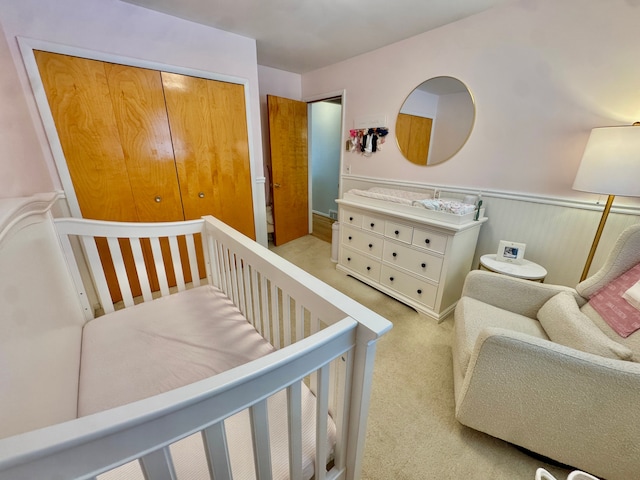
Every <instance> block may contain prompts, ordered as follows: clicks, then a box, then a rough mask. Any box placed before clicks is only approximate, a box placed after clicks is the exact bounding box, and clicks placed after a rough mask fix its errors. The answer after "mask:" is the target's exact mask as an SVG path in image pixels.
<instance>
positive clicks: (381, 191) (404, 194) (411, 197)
mask: <svg viewBox="0 0 640 480" xmlns="http://www.w3.org/2000/svg"><path fill="white" fill-rule="evenodd" d="M348 193H351V194H353V195H359V196H361V197H369V198H376V199H378V200H385V201H387V202H393V203H401V204H403V205H413V202H415V201H420V200H428V199H430V198H431V195H428V194H425V193H418V192H408V191H406V190H396V189H393V188H382V187H373V188H369V189H367V190H359V189H357V188H354V189H351V190H349V192H348Z"/></svg>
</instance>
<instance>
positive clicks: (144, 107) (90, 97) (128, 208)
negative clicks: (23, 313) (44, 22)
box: [34, 51, 184, 301]
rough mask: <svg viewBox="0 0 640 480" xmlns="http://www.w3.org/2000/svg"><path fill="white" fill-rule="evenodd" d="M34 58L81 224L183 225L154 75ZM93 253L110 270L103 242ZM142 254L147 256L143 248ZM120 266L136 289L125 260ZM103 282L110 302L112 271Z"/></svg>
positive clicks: (56, 57)
mask: <svg viewBox="0 0 640 480" xmlns="http://www.w3.org/2000/svg"><path fill="white" fill-rule="evenodd" d="M34 53H35V56H36V61H37V63H38V68H39V70H40V75H41V78H42V82H43V85H44V89H45V93H46V95H47V99H48V102H49V106H50V108H51V113H52V115H53V118H54V122H55V124H56V129H57V132H58V137H59V139H60V143H61V145H62V150H63V152H64V155H65V159H66V162H67V166H68V169H69V174H70V176H71V180H72V182H73V186H74V190H75V193H76V196H77V199H78V203H79V205H80V211H81V213H82V216H83V217H85V218H94V219H99V220H114V221H133V222H136V221H142V222H144V221H171V220H182V219H183V218H184V216H183V213H182V204H181V201H180V191H179V188H178V182H177V176H176V171H175V163H174V159H173V152H172V148H171V136H170V133H169V126H168V122H167V118H166V109H165V105H164V95H163V90H162V82H161V78H160V72H156V71H152V70H145V69H140V68H134V67H126V66H122V65H114V64H109V63H104V62H99V61H95V60H88V59H84V58H78V57H71V56H67V55H60V54H54V53H48V52H40V51H37V52H34ZM157 199H159V200H160V201H159V202H158V201H156V200H157ZM98 246H99V251H100V254H101V258H102V259H103V263H105V265H110V264H111V259H110V256H109V254H108V250H107V248H106V245H105V242H99V244H98ZM123 248H125V251H127V250H129V249H128V248H127V247H126V246H123ZM164 249H167V251H168V247H167V246H165V247H164ZM144 250H145V255H149V254H150V249H149V248H148V246H147V247H146V248H144ZM125 266H126V268H127V273H128V275H129V278H130V279H131V282H132V285H134V286H137V284H138V282H137V278H136V277H135V270H134V268H133V260H132V257H131V256H130V255H125ZM169 271H171V270H169ZM150 273H151V278H152V280H153V279H155V274H154V272H150ZM107 276H108V282H109V287H110V290H111V294H112V298H113V299H114V301H117V300H118V299H120V298H121V296H120V292H119V289H118V287H117V282H116V281H115V272H114V270H113V267H107ZM152 283H154V282H153V281H152ZM152 286H153V285H152ZM138 293H139V291H137V292H136V291H134V295H135V294H138Z"/></svg>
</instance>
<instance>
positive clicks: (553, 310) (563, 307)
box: [538, 292, 633, 360]
mask: <svg viewBox="0 0 640 480" xmlns="http://www.w3.org/2000/svg"><path fill="white" fill-rule="evenodd" d="M538 320H539V321H540V324H541V325H542V327H543V328H544V330H545V332H546V333H547V335H548V336H549V339H550V340H551V341H553V342H556V343H560V344H562V345H565V346H567V347H571V348H575V349H576V350H581V351H583V352H587V353H593V354H596V355H600V356H603V357H608V358H615V359H621V360H631V357H632V356H633V353H632V351H631V350H630V349H629V348H627V347H625V346H623V345H620V344H619V343H617V342H614V341H613V340H611V339H610V338H609V337H607V336H606V335H605V334H604V333H603V332H602V331H601V330H600V329H599V328H598V327H597V326H596V325H595V324H594V323H593V322H592V321H591V319H590V318H589V317H587V316H586V315H585V314H584V313H582V312H581V311H580V308H579V307H578V304H577V303H576V300H575V298H574V297H573V295H571V294H569V293H566V292H562V293H559V294H557V295H555V296H554V297H553V298H551V299H550V300H548V301H547V302H546V303H545V304H544V305H543V306H542V308H541V309H540V310H539V311H538Z"/></svg>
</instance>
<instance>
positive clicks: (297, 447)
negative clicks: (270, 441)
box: [287, 382, 302, 480]
mask: <svg viewBox="0 0 640 480" xmlns="http://www.w3.org/2000/svg"><path fill="white" fill-rule="evenodd" d="M287 405H288V414H287V418H288V420H289V477H290V478H291V480H302V382H295V383H293V384H291V385H290V386H289V388H287Z"/></svg>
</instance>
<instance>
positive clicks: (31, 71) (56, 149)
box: [17, 36, 266, 241]
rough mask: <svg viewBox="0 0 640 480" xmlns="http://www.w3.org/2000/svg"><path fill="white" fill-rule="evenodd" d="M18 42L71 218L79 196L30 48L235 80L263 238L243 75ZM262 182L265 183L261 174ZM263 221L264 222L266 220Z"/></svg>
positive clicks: (255, 209) (259, 235)
mask: <svg viewBox="0 0 640 480" xmlns="http://www.w3.org/2000/svg"><path fill="white" fill-rule="evenodd" d="M17 39H18V45H19V47H20V53H21V55H22V59H23V61H24V64H25V68H26V71H27V75H28V77H29V83H30V84H31V88H32V90H33V94H34V97H35V100H36V105H37V107H38V112H39V113H40V117H41V119H42V123H43V126H44V129H45V132H46V135H47V139H48V141H49V145H50V147H51V152H52V154H53V158H54V161H55V163H56V168H57V170H58V175H60V181H61V182H62V186H63V189H64V191H65V194H66V197H67V201H68V202H69V208H70V211H71V215H72V216H74V217H82V215H81V213H80V205H79V204H78V198H77V196H76V192H75V189H74V188H73V182H72V181H71V176H70V174H69V169H68V167H67V161H66V158H65V156H64V153H63V151H62V145H61V144H60V139H59V137H58V131H57V130H56V127H55V122H54V120H53V116H52V114H51V109H50V107H49V102H48V100H47V96H46V93H45V91H44V86H43V84H42V79H41V78H40V71H39V70H38V65H37V63H36V59H35V56H34V54H33V50H43V51H47V52H52V53H59V54H64V55H72V56H76V57H82V58H88V59H91V60H99V61H103V62H110V63H119V64H121V65H129V66H132V67H140V68H147V69H150V70H158V71H163V72H169V73H177V74H181V75H188V76H192V77H199V78H205V79H207V80H217V81H222V82H228V83H235V84H238V85H242V86H243V87H244V97H245V113H246V122H247V142H248V144H249V145H248V146H249V171H250V175H251V184H252V192H251V196H252V202H253V221H254V226H255V231H256V239H257V240H258V241H260V240H261V238H262V236H264V238H265V239H266V225H264V226H263V225H262V223H260V222H259V221H258V220H259V219H262V218H264V217H263V216H261V215H260V214H259V212H260V211H261V208H262V207H261V205H260V202H259V198H258V195H256V189H257V185H259V184H260V183H261V182H259V181H258V178H257V177H256V165H255V148H254V141H253V140H254V139H253V128H252V125H253V122H252V117H251V95H250V92H249V90H250V88H249V80H248V79H246V78H242V77H236V76H232V75H226V74H222V73H215V72H208V71H205V70H198V69H194V68H187V67H179V66H176V65H168V64H164V63H160V62H152V61H148V60H143V59H140V58H133V57H126V56H123V55H118V54H112V53H105V52H98V51H95V50H88V49H84V48H79V47H74V46H71V45H64V44H59V43H54V42H49V41H44V40H37V39H33V38H27V37H20V36H18V37H17ZM261 178H263V181H262V183H264V177H261ZM265 223H266V222H265Z"/></svg>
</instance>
